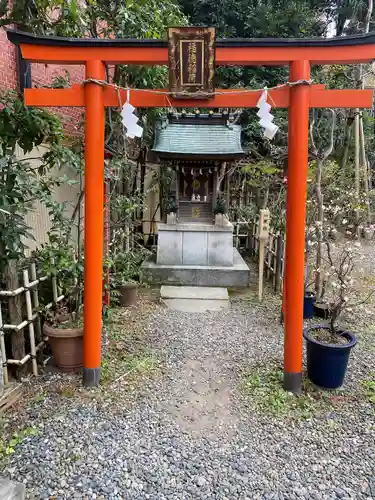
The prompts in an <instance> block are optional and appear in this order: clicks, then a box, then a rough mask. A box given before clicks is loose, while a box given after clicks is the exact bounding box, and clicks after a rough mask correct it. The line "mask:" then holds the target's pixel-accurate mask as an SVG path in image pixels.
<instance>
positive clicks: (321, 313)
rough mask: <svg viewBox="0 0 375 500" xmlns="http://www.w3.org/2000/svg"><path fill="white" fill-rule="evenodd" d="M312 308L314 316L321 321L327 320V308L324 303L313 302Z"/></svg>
mask: <svg viewBox="0 0 375 500" xmlns="http://www.w3.org/2000/svg"><path fill="white" fill-rule="evenodd" d="M313 308H314V316H317V317H318V318H323V319H328V318H329V306H328V304H326V303H325V302H315V303H314V306H313Z"/></svg>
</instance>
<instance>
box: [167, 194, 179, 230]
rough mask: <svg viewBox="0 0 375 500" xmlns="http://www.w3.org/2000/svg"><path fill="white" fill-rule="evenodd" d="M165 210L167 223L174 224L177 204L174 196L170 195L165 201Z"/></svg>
mask: <svg viewBox="0 0 375 500" xmlns="http://www.w3.org/2000/svg"><path fill="white" fill-rule="evenodd" d="M165 211H166V214H167V224H176V222H177V204H176V201H175V200H174V198H172V197H170V198H169V199H168V201H167V203H166V206H165Z"/></svg>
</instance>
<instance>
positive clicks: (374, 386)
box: [362, 373, 375, 407]
mask: <svg viewBox="0 0 375 500" xmlns="http://www.w3.org/2000/svg"><path fill="white" fill-rule="evenodd" d="M362 385H363V387H364V389H365V392H366V396H367V397H368V400H369V401H370V403H371V404H372V405H373V406H374V407H375V374H374V373H373V374H372V375H371V378H369V379H368V380H364V381H363V382H362Z"/></svg>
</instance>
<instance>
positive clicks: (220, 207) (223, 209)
mask: <svg viewBox="0 0 375 500" xmlns="http://www.w3.org/2000/svg"><path fill="white" fill-rule="evenodd" d="M227 213H228V210H227V204H226V202H225V198H224V196H223V195H222V194H220V195H219V196H218V197H217V199H216V205H215V208H214V214H215V215H217V214H223V215H225V214H227Z"/></svg>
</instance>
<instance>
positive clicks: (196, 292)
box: [160, 285, 229, 300]
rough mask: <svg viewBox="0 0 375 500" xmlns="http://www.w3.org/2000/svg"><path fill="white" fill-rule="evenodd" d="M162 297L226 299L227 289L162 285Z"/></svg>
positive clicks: (227, 296) (227, 297)
mask: <svg viewBox="0 0 375 500" xmlns="http://www.w3.org/2000/svg"><path fill="white" fill-rule="evenodd" d="M160 296H161V298H162V299H189V300H228V299H229V295H228V290H227V289H226V288H219V287H205V286H169V285H163V286H162V287H161V289H160Z"/></svg>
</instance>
